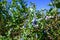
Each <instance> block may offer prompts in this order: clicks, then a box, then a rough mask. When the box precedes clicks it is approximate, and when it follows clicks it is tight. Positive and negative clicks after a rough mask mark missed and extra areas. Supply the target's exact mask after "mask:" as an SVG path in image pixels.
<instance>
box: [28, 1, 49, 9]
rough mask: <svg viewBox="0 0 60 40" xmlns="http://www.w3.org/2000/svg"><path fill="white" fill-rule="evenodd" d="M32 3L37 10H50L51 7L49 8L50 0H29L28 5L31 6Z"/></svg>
mask: <svg viewBox="0 0 60 40" xmlns="http://www.w3.org/2000/svg"><path fill="white" fill-rule="evenodd" d="M30 2H33V3H35V4H36V8H37V9H41V8H46V9H49V8H50V6H48V4H49V3H50V0H28V5H29V4H30Z"/></svg>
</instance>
